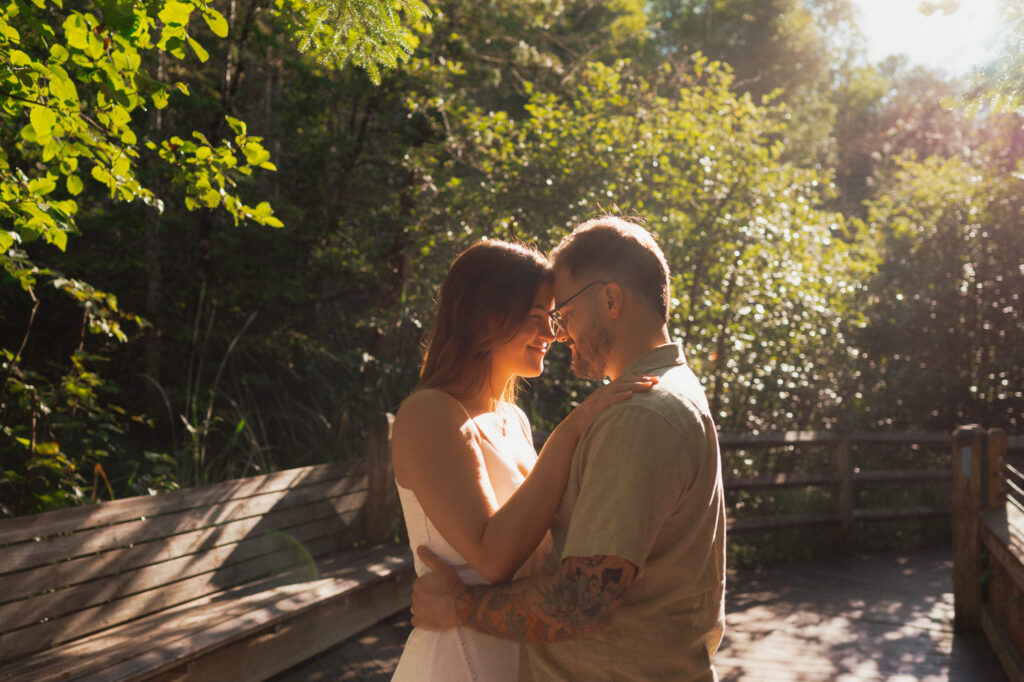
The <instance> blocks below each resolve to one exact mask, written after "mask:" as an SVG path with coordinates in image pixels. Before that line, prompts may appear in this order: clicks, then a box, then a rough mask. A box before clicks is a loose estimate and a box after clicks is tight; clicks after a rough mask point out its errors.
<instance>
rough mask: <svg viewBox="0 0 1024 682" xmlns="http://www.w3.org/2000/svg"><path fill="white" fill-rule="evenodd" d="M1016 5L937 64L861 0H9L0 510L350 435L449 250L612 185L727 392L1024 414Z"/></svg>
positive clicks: (607, 195)
mask: <svg viewBox="0 0 1024 682" xmlns="http://www.w3.org/2000/svg"><path fill="white" fill-rule="evenodd" d="M945 4H948V3H922V10H923V11H942V9H943V8H942V7H941V6H943V5H945ZM954 4H955V3H954ZM1003 8H1004V15H1005V17H1004V18H1005V21H1006V22H1007V25H1009V26H1011V27H1012V28H1011V29H1010V30H1009V32H1008V34H1009V35H1011V36H1016V38H1015V39H1011V40H1010V41H1009V42H1008V43H1007V44H1006V45H1005V46H1004V48H1003V51H1002V53H1001V54H1000V56H999V57H998V58H996V59H995V60H994V61H993V62H992V63H991V64H989V65H987V66H986V67H985V68H984V69H982V70H979V71H977V72H975V73H973V74H971V75H970V76H969V77H965V78H958V79H954V78H949V77H947V76H945V75H944V74H942V73H936V72H932V71H929V70H927V69H924V68H922V67H915V66H912V65H911V64H910V63H908V62H907V60H906V59H903V58H890V59H887V60H886V61H883V62H881V63H877V64H871V63H868V62H867V60H866V59H865V58H864V54H865V52H864V39H863V36H862V35H860V33H859V31H858V28H857V26H856V23H855V20H854V14H853V10H852V7H851V4H850V1H849V0H611V1H608V2H605V1H600V0H503V1H502V2H479V1H478V0H469V1H466V0H445V1H439V2H430V3H421V2H419V0H396V1H395V2H390V1H385V2H381V1H379V0H212V1H207V0H80V1H76V2H70V1H69V2H67V3H63V2H60V1H59V0H58V1H55V0H0V263H2V265H3V270H2V273H0V428H2V436H0V517H4V516H16V515H21V514H27V513H33V512H38V511H42V510H47V509H54V508H59V507H63V506H68V505H76V504H85V503H89V502H91V501H95V500H104V499H110V498H115V497H124V496H128V495H136V494H147V493H154V492H159V491H164V490H169V489H174V488H178V487H186V486H193V485H198V484H203V483H208V482H212V481H217V480H223V479H228V478H233V477H238V476H244V475H250V474H254V473H259V472H266V471H271V470H275V469H281V468H288V467H294V466H301V465H306V464H312V463H318V462H325V461H335V460H339V459H344V458H346V457H350V456H354V455H358V454H361V453H363V452H364V451H365V439H366V433H367V425H368V424H369V423H370V421H371V420H372V419H374V417H375V416H376V415H379V414H381V413H383V412H386V411H394V410H395V409H396V408H397V406H398V404H399V402H400V401H401V400H402V398H403V397H404V396H405V395H406V394H407V393H408V392H409V390H410V389H411V388H412V387H413V386H414V384H415V382H416V377H417V370H418V364H419V360H420V352H421V342H422V337H423V334H424V332H425V329H426V328H427V327H428V325H429V323H430V314H431V310H432V306H433V301H434V295H435V293H436V287H437V285H438V283H439V282H440V280H441V278H442V277H443V275H444V272H445V270H446V268H447V266H448V264H449V263H450V262H451V259H452V258H453V257H454V255H455V254H456V253H458V252H459V251H460V250H461V249H463V248H465V247H466V246H468V245H469V244H471V243H473V242H474V241H476V240H478V239H481V238H484V237H490V238H499V239H519V240H524V241H528V242H532V243H534V244H536V245H537V246H538V247H539V248H541V249H544V250H547V249H549V248H550V247H551V246H553V245H554V244H555V243H557V241H558V240H559V239H560V238H561V236H562V235H563V234H565V233H566V232H567V231H568V230H570V229H571V228H572V227H573V226H574V225H575V224H577V223H578V222H579V221H581V220H584V219H586V218H588V217H591V216H593V215H595V214H599V213H603V212H616V213H622V214H624V215H627V216H630V217H634V218H637V219H640V220H643V221H644V222H645V224H646V225H647V226H648V228H650V229H651V230H652V231H653V232H655V233H656V234H657V236H658V238H659V240H660V243H661V245H662V247H663V249H664V251H665V253H666V256H667V258H668V260H669V263H670V265H671V267H672V269H673V273H674V275H673V282H672V285H673V294H674V299H673V307H672V313H671V320H670V330H671V332H672V334H673V336H675V337H677V338H679V339H680V340H681V341H682V343H683V344H684V347H685V349H686V351H687V353H688V356H689V360H690V363H691V364H692V366H693V368H694V369H695V371H696V372H697V374H698V376H700V377H701V379H702V381H703V382H704V385H705V387H706V389H707V392H708V395H709V398H710V400H711V402H712V406H713V410H714V413H715V416H716V418H717V420H718V423H719V427H720V428H721V429H722V430H724V431H755V432H765V431H790V430H799V429H828V428H833V429H874V430H908V429H918V430H937V431H952V429H953V428H955V427H956V426H957V425H958V424H962V423H969V422H977V423H981V424H983V425H985V426H1001V427H1003V428H1006V429H1007V430H1009V431H1011V432H1015V431H1019V430H1020V427H1021V420H1022V415H1024V393H1022V391H1024V343H1022V339H1024V315H1022V308H1021V303H1022V298H1024V246H1022V244H1024V161H1022V160H1024V127H1022V125H1024V107H1022V94H1024V86H1022V84H1024V47H1022V44H1021V38H1020V37H1021V36H1024V10H1022V6H1021V3H1019V2H1017V1H1016V0H1005V2H1004V5H1003ZM947 9H948V8H947ZM549 358H550V360H549V363H548V369H547V371H546V372H545V374H544V376H542V377H541V378H539V379H537V380H534V381H532V382H531V386H530V387H529V389H528V390H527V391H526V393H525V394H524V396H523V398H522V404H523V406H524V408H525V409H526V410H527V412H528V413H529V414H530V416H531V418H532V420H533V423H534V427H535V428H537V429H546V428H550V427H551V426H552V425H553V424H555V423H557V421H558V420H559V419H560V418H561V417H563V416H564V415H565V414H566V413H567V411H568V410H569V409H570V408H571V406H572V405H574V404H575V402H576V401H577V400H579V398H580V397H581V396H583V395H586V393H587V392H589V391H590V390H591V388H592V387H591V386H590V385H588V384H587V383H586V382H582V381H580V380H577V379H574V378H572V377H571V375H570V372H569V371H568V362H567V357H566V354H565V352H564V349H559V348H557V347H556V348H555V349H553V351H552V353H551V355H550V356H549ZM727 473H728V472H727Z"/></svg>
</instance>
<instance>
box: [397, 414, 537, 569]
mask: <svg viewBox="0 0 1024 682" xmlns="http://www.w3.org/2000/svg"><path fill="white" fill-rule="evenodd" d="M466 418H467V419H469V420H470V421H473V418H472V417H470V416H469V414H468V413H467V414H466ZM515 422H518V419H517V420H515ZM515 422H513V423H512V424H510V425H509V428H510V429H514V430H515V432H517V433H516V435H518V432H519V431H522V430H523V429H521V428H520V427H519V426H518V425H517V424H516V423H515ZM473 428H474V430H475V432H476V435H477V442H478V444H479V445H480V450H481V452H482V453H483V459H484V467H485V469H486V471H487V479H488V482H489V483H490V485H491V489H492V490H493V491H494V497H495V499H496V500H497V502H498V506H501V505H503V504H505V502H507V501H508V499H509V498H510V497H512V493H514V492H515V491H516V489H517V488H519V486H520V485H522V483H523V481H524V480H525V476H524V475H523V472H522V471H520V470H519V467H518V465H517V463H516V462H517V461H518V460H519V458H517V455H518V454H521V453H516V452H513V451H512V450H513V448H516V447H518V448H522V449H528V451H529V452H528V455H529V458H528V459H529V460H530V461H532V460H533V459H534V458H536V453H535V451H534V449H533V444H532V443H530V442H529V441H528V440H526V436H525V433H524V434H523V435H522V436H521V437H520V438H505V439H503V440H502V441H501V442H500V444H501V447H502V451H499V450H498V448H497V447H496V446H495V445H494V443H492V442H491V440H490V439H489V438H488V437H487V436H486V435H485V434H484V432H483V430H482V429H480V427H479V425H477V424H476V422H475V421H474V422H473ZM395 483H396V485H397V486H398V495H399V499H400V500H401V502H402V512H403V514H404V515H405V526H406V529H407V531H408V533H409V546H410V547H412V548H413V549H414V550H415V548H416V547H419V546H420V545H426V546H427V547H429V548H430V549H431V550H433V552H434V553H435V554H437V555H438V556H439V557H440V558H441V559H443V560H444V561H445V562H447V563H448V564H450V565H451V566H452V567H453V568H455V570H456V571H457V572H458V573H459V576H460V577H461V578H462V580H463V582H465V583H467V584H470V585H478V584H481V583H483V582H486V581H485V580H484V579H483V578H482V577H480V575H479V574H478V573H477V572H476V571H475V570H474V569H473V568H472V567H471V566H470V565H469V564H468V563H467V562H466V560H465V558H464V557H463V556H462V555H461V554H459V552H458V551H456V549H455V548H454V547H452V546H451V544H450V543H449V542H448V541H447V540H446V539H445V538H444V536H443V535H441V532H440V531H438V529H437V527H436V526H435V525H434V523H433V521H431V520H430V519H429V518H428V517H427V515H426V512H424V511H423V507H422V505H420V501H419V499H418V498H417V497H416V493H415V492H413V491H412V490H411V489H409V488H405V487H403V486H402V485H401V484H399V483H398V482H397V481H396V482H395ZM414 558H415V562H416V575H423V574H424V573H426V572H427V569H426V567H425V566H424V565H423V564H422V563H421V562H420V560H419V557H416V556H415V555H414Z"/></svg>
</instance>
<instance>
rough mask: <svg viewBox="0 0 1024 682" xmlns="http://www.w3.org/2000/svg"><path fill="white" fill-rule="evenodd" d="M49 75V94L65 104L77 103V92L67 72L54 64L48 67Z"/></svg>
mask: <svg viewBox="0 0 1024 682" xmlns="http://www.w3.org/2000/svg"><path fill="white" fill-rule="evenodd" d="M50 73H51V76H50V83H49V88H50V94H51V95H53V96H54V97H56V98H57V99H60V100H63V101H65V102H70V103H76V102H78V90H77V89H76V88H75V84H74V82H73V81H72V80H71V78H70V77H69V76H68V73H67V71H65V70H64V69H63V68H61V67H60V66H58V65H56V64H54V65H52V66H51V67H50Z"/></svg>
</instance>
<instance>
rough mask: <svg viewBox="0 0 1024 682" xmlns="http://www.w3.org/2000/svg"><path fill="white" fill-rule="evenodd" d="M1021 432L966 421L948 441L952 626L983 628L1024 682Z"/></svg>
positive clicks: (1009, 668) (1005, 667)
mask: <svg viewBox="0 0 1024 682" xmlns="http://www.w3.org/2000/svg"><path fill="white" fill-rule="evenodd" d="M1022 463H1024V437H1019V436H1018V437H1014V438H1008V437H1007V435H1006V433H1005V432H1003V431H1002V430H1001V429H989V430H988V431H986V430H984V429H982V428H981V427H980V426H965V427H962V428H960V429H958V430H957V432H956V435H955V439H954V444H953V504H954V516H953V592H954V597H955V618H954V622H953V626H954V628H955V629H956V630H958V631H961V632H964V631H972V630H981V631H982V632H984V633H985V638H986V639H987V640H988V641H989V644H991V645H992V649H993V651H995V652H996V655H997V656H998V657H999V662H1000V663H1001V664H1002V666H1003V670H1004V671H1005V672H1006V675H1007V677H1008V678H1009V679H1010V680H1014V681H1022V680H1024V655H1022V652H1024V466H1022Z"/></svg>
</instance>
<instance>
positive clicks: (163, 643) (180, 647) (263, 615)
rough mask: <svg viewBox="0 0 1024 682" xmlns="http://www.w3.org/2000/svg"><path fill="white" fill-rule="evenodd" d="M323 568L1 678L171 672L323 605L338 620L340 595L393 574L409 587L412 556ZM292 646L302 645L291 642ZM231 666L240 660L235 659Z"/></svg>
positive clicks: (69, 649)
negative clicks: (315, 575)
mask: <svg viewBox="0 0 1024 682" xmlns="http://www.w3.org/2000/svg"><path fill="white" fill-rule="evenodd" d="M323 569H324V575H325V577H322V578H320V579H317V580H312V581H299V582H294V583H286V584H274V582H273V581H267V582H265V583H263V584H258V585H250V586H247V587H245V588H239V589H235V590H228V591H227V592H224V593H218V595H216V596H215V597H210V598H207V599H203V600H197V601H196V602H192V603H189V604H186V605H183V606H179V607H176V608H172V609H167V610H164V611H162V612H160V613H158V614H156V615H154V616H152V617H149V618H144V619H141V620H137V621H133V622H131V623H128V624H126V625H123V626H121V627H119V628H116V629H114V630H112V631H108V632H104V633H100V634H99V635H94V636H92V637H86V638H83V639H79V640H76V641H74V642H71V643H69V644H67V645H65V646H63V647H57V648H54V649H51V650H48V651H45V652H42V653H40V654H39V655H37V656H35V657H33V658H31V659H29V660H27V661H22V662H19V663H18V664H16V665H12V666H7V667H4V668H0V680H2V681H6V680H14V679H32V680H50V679H67V678H68V677H76V676H82V675H84V674H87V673H88V672H89V671H90V670H92V671H97V674H100V673H101V677H102V679H104V680H113V679H122V678H126V677H130V676H132V675H138V674H142V673H144V672H153V673H156V672H161V671H167V670H171V669H173V668H174V667H176V666H178V665H180V664H181V662H182V661H183V660H185V659H188V658H190V657H198V656H202V655H205V654H207V653H209V652H211V651H214V650H216V649H217V648H219V647H222V646H224V645H225V644H231V643H233V642H237V641H241V640H243V639H246V638H248V637H250V636H252V635H253V633H256V632H261V631H263V630H264V629H268V628H274V627H275V626H276V625H278V624H279V623H283V622H284V621H286V620H288V619H290V618H294V617H297V616H299V615H301V614H303V613H306V612H308V611H310V610H315V609H318V608H323V607H324V606H325V604H326V603H327V602H332V603H335V604H337V605H338V608H339V609H341V610H340V611H338V612H337V613H338V614H339V616H338V617H339V618H341V616H340V613H341V612H343V611H344V598H345V597H346V596H348V595H351V594H353V593H354V592H357V591H359V590H362V589H364V588H365V587H367V586H369V585H373V584H375V583H378V582H382V581H383V582H385V583H387V582H388V581H390V580H392V579H393V576H395V575H398V574H401V575H408V577H407V580H408V581H409V583H408V584H409V585H411V580H412V577H411V574H412V556H411V553H410V552H409V550H408V548H407V547H406V548H403V547H397V546H385V547H375V548H369V549H363V550H353V551H349V552H345V553H343V554H339V555H337V556H335V557H332V559H331V560H329V561H325V562H324V564H323ZM264 588H266V589H264ZM382 589H383V588H382ZM313 622H314V623H319V625H320V626H321V627H322V626H323V625H324V624H325V623H326V624H328V625H329V626H330V627H328V628H326V630H328V631H333V630H334V629H335V628H339V629H344V628H345V623H344V622H338V621H336V620H331V619H328V620H321V619H314V620H313ZM328 634H329V633H328ZM321 636H323V635H321ZM287 639H288V638H285V640H286V641H287ZM292 644H293V646H296V647H298V648H301V646H302V644H301V643H297V642H292ZM235 662H236V663H239V661H237V659H235ZM190 677H191V675H190ZM220 679H235V678H234V677H231V676H228V677H223V678H220Z"/></svg>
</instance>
